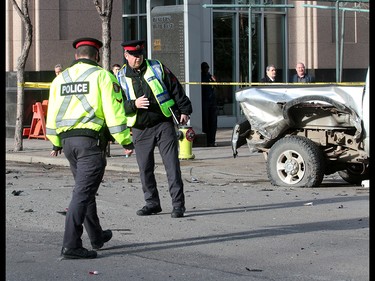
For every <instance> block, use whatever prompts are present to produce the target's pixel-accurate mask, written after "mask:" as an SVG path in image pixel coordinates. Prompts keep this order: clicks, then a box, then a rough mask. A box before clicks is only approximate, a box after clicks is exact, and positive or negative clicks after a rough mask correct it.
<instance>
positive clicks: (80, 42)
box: [73, 37, 103, 51]
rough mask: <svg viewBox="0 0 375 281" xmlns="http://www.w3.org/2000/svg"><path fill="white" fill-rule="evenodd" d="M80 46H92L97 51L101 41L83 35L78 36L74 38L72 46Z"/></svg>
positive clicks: (75, 47)
mask: <svg viewBox="0 0 375 281" xmlns="http://www.w3.org/2000/svg"><path fill="white" fill-rule="evenodd" d="M81 46H92V47H94V48H96V49H97V50H98V51H99V49H100V48H101V47H102V46H103V43H102V42H101V41H99V40H97V39H95V38H90V37H85V38H79V39H76V40H74V42H73V48H74V49H77V48H78V47H81Z"/></svg>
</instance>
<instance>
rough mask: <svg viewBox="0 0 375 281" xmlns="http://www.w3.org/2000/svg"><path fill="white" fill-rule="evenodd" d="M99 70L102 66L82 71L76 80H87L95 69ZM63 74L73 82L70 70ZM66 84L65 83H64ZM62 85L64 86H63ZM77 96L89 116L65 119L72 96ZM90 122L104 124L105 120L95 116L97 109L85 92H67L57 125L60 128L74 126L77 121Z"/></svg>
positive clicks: (67, 80)
mask: <svg viewBox="0 0 375 281" xmlns="http://www.w3.org/2000/svg"><path fill="white" fill-rule="evenodd" d="M97 70H100V68H98V67H92V68H89V69H87V70H86V71H85V72H84V73H82V74H81V75H80V76H79V77H78V78H77V79H76V80H75V81H74V82H75V83H76V82H83V81H85V79H86V78H87V77H88V76H89V75H90V74H92V73H94V72H95V71H97ZM62 75H63V78H64V80H65V82H66V83H73V80H72V78H71V77H70V76H69V73H68V71H64V72H63V73H62ZM63 85H64V84H63ZM63 85H62V86H63ZM60 91H61V88H60ZM60 94H63V93H60ZM73 96H75V97H76V98H77V99H79V100H80V101H81V103H82V106H83V108H84V109H85V111H86V112H87V113H88V115H87V116H85V117H83V118H82V117H81V118H79V119H63V116H64V115H65V114H66V111H67V109H68V107H69V104H70V101H71V99H72V97H73ZM88 122H92V123H95V124H98V125H101V126H103V124H104V120H102V119H100V118H97V117H96V116H95V110H94V109H93V108H92V106H91V105H90V104H89V102H88V101H87V98H86V96H85V95H84V94H67V95H65V96H64V101H63V102H62V104H61V107H60V109H59V112H58V114H57V116H56V127H57V128H59V127H67V126H73V125H75V124H77V123H83V124H85V123H88Z"/></svg>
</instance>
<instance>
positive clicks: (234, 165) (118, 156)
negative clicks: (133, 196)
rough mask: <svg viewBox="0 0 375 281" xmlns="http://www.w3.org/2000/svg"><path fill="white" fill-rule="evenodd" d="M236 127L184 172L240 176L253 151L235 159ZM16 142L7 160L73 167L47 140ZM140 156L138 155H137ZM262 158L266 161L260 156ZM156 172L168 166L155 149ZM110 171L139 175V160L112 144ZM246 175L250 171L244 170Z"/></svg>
mask: <svg viewBox="0 0 375 281" xmlns="http://www.w3.org/2000/svg"><path fill="white" fill-rule="evenodd" d="M231 136H232V128H226V129H219V130H218V132H217V136H216V142H217V144H218V146H217V147H193V148H192V153H193V154H194V156H195V157H194V159H187V160H185V159H182V160H181V171H182V173H183V174H184V173H189V171H190V170H191V168H192V167H202V168H204V169H206V170H207V172H226V173H231V172H233V173H236V174H237V173H238V172H239V168H240V167H245V163H246V162H248V161H249V158H248V157H247V156H249V155H250V151H249V149H248V147H247V146H243V147H241V148H239V150H238V151H239V155H238V156H237V157H236V158H233V152H232V147H231ZM13 148H14V139H13V138H6V161H15V162H26V163H44V164H47V165H60V166H67V167H68V166H69V163H68V161H67V159H66V158H65V157H64V155H63V154H61V155H59V156H57V157H51V156H50V155H49V153H50V151H51V148H52V144H51V142H49V141H48V140H43V139H24V140H23V151H19V152H14V151H13ZM135 153H136V152H135ZM259 157H260V159H262V158H263V156H262V155H261V154H259ZM155 162H156V165H155V167H156V168H155V173H162V174H165V170H164V166H163V164H162V160H161V157H160V155H159V152H158V150H157V148H156V149H155ZM106 169H107V170H114V171H126V172H130V173H138V172H139V170H138V165H137V162H136V157H135V155H134V154H133V155H132V156H131V157H129V158H125V154H124V150H123V148H122V147H121V146H120V145H118V144H111V145H110V157H107V168H106ZM241 172H243V173H246V171H245V170H244V171H241Z"/></svg>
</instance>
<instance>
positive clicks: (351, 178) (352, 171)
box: [338, 164, 370, 185]
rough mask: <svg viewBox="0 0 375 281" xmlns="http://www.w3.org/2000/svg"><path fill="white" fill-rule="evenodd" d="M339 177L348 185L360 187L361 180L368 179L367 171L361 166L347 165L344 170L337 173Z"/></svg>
mask: <svg viewBox="0 0 375 281" xmlns="http://www.w3.org/2000/svg"><path fill="white" fill-rule="evenodd" d="M338 174H339V176H340V177H341V178H342V179H343V180H344V181H346V182H347V183H350V184H355V185H361V183H362V181H363V180H368V179H369V178H370V174H369V169H368V168H367V167H366V166H363V165H362V164H352V165H349V166H348V167H347V168H346V169H345V170H342V171H338Z"/></svg>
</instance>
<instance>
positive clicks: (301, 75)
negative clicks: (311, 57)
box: [290, 62, 315, 83]
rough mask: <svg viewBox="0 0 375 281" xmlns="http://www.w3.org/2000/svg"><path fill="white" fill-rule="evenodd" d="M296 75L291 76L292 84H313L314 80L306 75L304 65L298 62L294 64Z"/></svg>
mask: <svg viewBox="0 0 375 281" xmlns="http://www.w3.org/2000/svg"><path fill="white" fill-rule="evenodd" d="M296 72H297V73H296V74H294V75H293V77H292V80H291V81H290V82H292V83H313V82H315V78H314V77H313V76H311V75H308V74H307V73H306V68H305V64H304V63H302V62H299V63H297V64H296Z"/></svg>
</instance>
